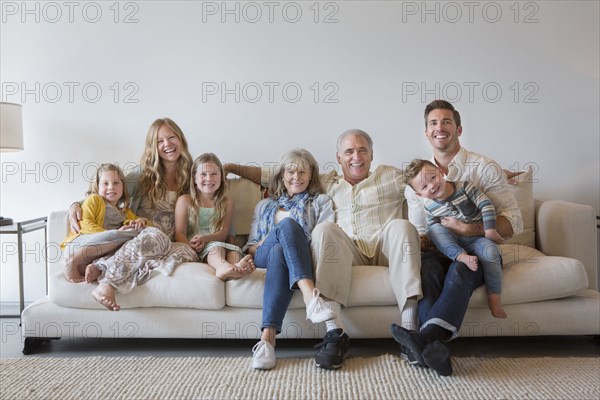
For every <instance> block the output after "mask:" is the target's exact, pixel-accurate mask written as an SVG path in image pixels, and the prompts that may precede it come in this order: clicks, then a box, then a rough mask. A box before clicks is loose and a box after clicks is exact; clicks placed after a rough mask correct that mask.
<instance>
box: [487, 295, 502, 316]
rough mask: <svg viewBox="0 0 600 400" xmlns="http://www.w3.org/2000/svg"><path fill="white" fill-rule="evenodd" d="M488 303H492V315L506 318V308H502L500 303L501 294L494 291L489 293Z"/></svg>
mask: <svg viewBox="0 0 600 400" xmlns="http://www.w3.org/2000/svg"><path fill="white" fill-rule="evenodd" d="M488 304H489V305H490V311H492V315H493V316H494V317H496V318H506V312H505V311H504V308H502V304H501V303H500V294H499V293H492V294H488Z"/></svg>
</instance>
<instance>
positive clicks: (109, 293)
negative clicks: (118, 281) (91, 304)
mask: <svg viewBox="0 0 600 400" xmlns="http://www.w3.org/2000/svg"><path fill="white" fill-rule="evenodd" d="M92 297H93V298H94V299H96V301H98V302H99V303H100V304H102V305H103V306H104V307H106V308H108V309H109V310H111V311H119V310H120V309H121V306H120V305H118V304H117V299H116V294H115V288H114V287H112V286H110V285H109V284H108V283H100V284H99V285H98V287H97V288H96V289H94V290H93V291H92Z"/></svg>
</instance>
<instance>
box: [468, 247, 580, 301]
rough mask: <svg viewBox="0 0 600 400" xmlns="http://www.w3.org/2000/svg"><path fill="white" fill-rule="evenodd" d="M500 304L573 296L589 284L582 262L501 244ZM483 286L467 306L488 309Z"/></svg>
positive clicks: (528, 248)
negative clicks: (502, 265) (502, 267)
mask: <svg viewBox="0 0 600 400" xmlns="http://www.w3.org/2000/svg"><path fill="white" fill-rule="evenodd" d="M500 247H501V250H502V259H503V262H504V269H503V272H502V304H505V305H508V304H520V303H529V302H534V301H543V300H551V299H560V298H563V297H568V296H572V295H574V294H576V293H578V292H581V291H582V290H584V289H586V288H587V286H588V279H587V274H586V272H585V267H584V266H583V264H582V263H581V262H580V261H578V260H575V259H573V258H566V257H554V256H545V255H544V254H543V253H541V252H539V251H538V250H535V249H532V248H530V247H526V246H521V245H516V244H511V245H506V244H504V245H501V246H500ZM487 306H488V304H487V296H486V291H485V287H484V286H482V287H480V288H478V289H477V290H475V292H474V293H473V296H472V297H471V300H470V302H469V307H481V308H487Z"/></svg>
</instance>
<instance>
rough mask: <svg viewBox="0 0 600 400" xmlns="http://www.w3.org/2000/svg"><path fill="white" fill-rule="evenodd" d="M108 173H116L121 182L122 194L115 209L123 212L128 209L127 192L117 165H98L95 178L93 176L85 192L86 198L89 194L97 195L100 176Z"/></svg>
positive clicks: (122, 174) (123, 176) (123, 177)
mask: <svg viewBox="0 0 600 400" xmlns="http://www.w3.org/2000/svg"><path fill="white" fill-rule="evenodd" d="M110 171H114V172H116V173H117V175H118V176H119V179H120V180H121V185H122V186H123V193H122V194H121V198H120V199H119V200H118V201H117V207H118V208H119V209H120V210H121V211H123V210H125V209H126V208H128V207H129V192H128V191H127V186H126V185H125V174H124V173H123V171H122V170H121V168H119V166H118V165H115V164H110V163H107V164H100V166H99V167H98V169H97V170H96V176H94V179H92V181H91V182H90V188H89V190H88V191H87V193H86V196H89V195H90V194H99V190H98V188H99V185H100V175H102V173H103V172H110Z"/></svg>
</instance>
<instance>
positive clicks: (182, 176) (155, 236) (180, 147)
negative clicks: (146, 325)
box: [69, 118, 198, 311]
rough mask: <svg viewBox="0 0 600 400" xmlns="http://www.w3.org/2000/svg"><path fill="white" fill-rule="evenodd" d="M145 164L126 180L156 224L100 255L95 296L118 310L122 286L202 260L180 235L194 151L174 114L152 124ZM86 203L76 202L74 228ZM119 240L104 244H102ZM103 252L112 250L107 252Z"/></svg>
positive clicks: (142, 212)
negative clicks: (178, 207)
mask: <svg viewBox="0 0 600 400" xmlns="http://www.w3.org/2000/svg"><path fill="white" fill-rule="evenodd" d="M140 164H141V170H140V171H136V172H134V173H131V174H128V175H127V177H126V179H125V180H126V184H127V189H128V191H129V193H130V194H131V206H130V208H131V210H132V211H133V212H135V213H136V214H137V215H138V216H140V217H142V218H146V219H147V220H148V221H149V223H150V224H151V225H153V226H155V227H156V228H146V229H144V230H143V231H142V232H140V234H139V235H138V236H137V237H136V238H135V239H132V240H130V241H129V242H126V243H125V244H124V245H123V246H122V247H121V248H120V249H119V250H117V252H116V253H115V254H114V255H112V256H110V257H103V258H100V259H98V260H96V261H94V265H97V266H99V267H100V268H102V269H103V271H105V272H104V277H103V278H102V279H101V280H100V285H99V286H98V288H96V289H95V290H94V298H96V300H98V301H99V302H100V303H101V304H102V305H104V306H105V307H106V308H108V309H110V310H113V311H118V310H119V309H120V306H119V305H118V304H117V302H116V292H119V293H128V292H129V291H131V290H132V289H133V288H134V287H136V286H139V285H141V284H143V283H145V282H146V281H147V280H148V279H149V278H150V272H151V271H152V270H158V271H160V272H162V273H163V274H165V275H169V274H170V273H171V272H172V271H173V269H174V268H175V266H177V265H179V264H180V263H182V262H186V261H196V260H197V259H198V257H197V255H196V253H195V252H194V251H193V250H192V249H191V248H190V247H189V246H187V245H184V244H182V243H171V240H173V239H174V232H175V224H174V220H175V217H174V210H175V203H176V201H177V198H178V197H179V196H181V195H182V194H184V193H188V192H189V188H190V187H189V184H190V170H191V165H192V156H191V155H190V152H189V150H188V144H187V140H186V139H185V136H184V134H183V131H182V130H181V128H179V126H178V125H177V124H176V123H175V122H174V121H172V120H171V119H169V118H161V119H157V120H156V121H154V122H153V123H152V125H150V128H149V129H148V134H147V135H146V145H145V148H144V153H143V155H142V159H141V162H140ZM80 219H81V207H80V206H79V204H77V203H75V204H73V205H72V206H71V209H70V211H69V221H70V222H71V227H72V229H73V230H74V231H76V232H78V231H79V229H80V225H79V220H80ZM111 246H112V249H111V250H115V249H116V248H117V247H118V246H115V245H113V244H104V245H102V246H101V247H102V250H106V249H107V248H110V247H111ZM103 254H106V252H105V253H103Z"/></svg>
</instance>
